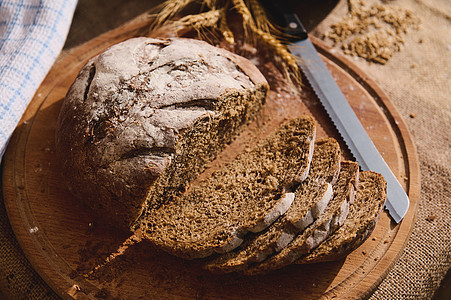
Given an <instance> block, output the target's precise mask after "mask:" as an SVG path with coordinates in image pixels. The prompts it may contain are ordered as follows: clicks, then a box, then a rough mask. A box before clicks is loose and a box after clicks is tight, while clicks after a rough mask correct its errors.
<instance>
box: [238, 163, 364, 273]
mask: <svg viewBox="0 0 451 300" xmlns="http://www.w3.org/2000/svg"><path fill="white" fill-rule="evenodd" d="M358 178H359V166H358V164H357V163H355V162H351V161H345V162H342V164H341V170H340V175H339V177H338V181H337V183H336V185H335V186H334V187H335V189H334V198H333V199H332V200H331V201H330V202H329V204H328V206H327V208H326V210H325V211H324V213H323V214H322V215H321V216H320V217H319V218H318V219H317V220H315V221H314V222H313V223H312V224H311V225H310V226H309V227H307V228H306V229H305V230H304V231H303V232H302V233H300V234H299V235H297V236H296V237H295V238H294V239H293V241H291V243H289V244H288V245H287V246H286V247H285V248H283V249H282V250H281V251H280V252H278V253H276V254H274V255H273V256H270V257H268V258H267V259H266V260H264V261H263V262H260V263H256V264H254V265H250V266H249V267H248V268H246V269H244V270H242V273H244V274H246V275H257V274H264V273H267V272H270V271H274V270H277V269H280V268H282V267H285V266H287V265H289V264H292V263H294V262H295V261H296V260H297V259H299V258H300V257H301V256H302V255H304V254H306V253H308V252H310V251H311V250H312V249H314V248H315V247H317V246H318V245H319V244H320V243H321V242H322V241H324V240H325V239H326V238H327V237H328V236H329V234H331V233H332V232H333V231H334V230H336V229H337V228H338V227H339V226H341V225H342V224H343V222H344V220H345V219H346V217H347V215H348V212H349V205H350V203H352V202H353V201H354V197H355V191H356V185H357V184H358Z"/></svg>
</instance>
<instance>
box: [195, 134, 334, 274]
mask: <svg viewBox="0 0 451 300" xmlns="http://www.w3.org/2000/svg"><path fill="white" fill-rule="evenodd" d="M340 161H341V151H340V147H339V145H338V143H337V141H335V140H334V139H332V138H328V139H322V140H319V141H317V142H316V143H315V151H314V154H313V159H312V163H311V165H310V173H309V176H308V177H307V179H306V180H305V181H303V182H302V183H301V184H300V185H299V186H297V187H296V188H295V194H294V195H295V202H294V203H293V204H292V205H291V207H290V208H289V209H288V211H287V212H286V213H285V214H284V215H283V216H282V217H280V218H279V219H278V220H277V221H276V222H275V223H273V224H272V225H271V226H270V227H269V228H268V230H267V231H265V232H262V233H260V234H258V235H251V236H248V237H246V240H245V242H244V244H243V245H242V246H241V247H240V248H239V249H236V250H235V251H233V252H230V253H227V254H224V255H221V256H219V257H217V258H215V259H213V260H211V261H209V262H207V263H206V264H205V265H204V268H205V269H208V270H210V271H213V272H218V273H228V272H232V271H239V270H243V269H244V268H246V267H247V265H248V264H250V263H255V262H261V261H263V260H264V259H265V258H266V257H267V256H268V255H270V254H272V253H274V252H279V251H280V250H281V249H283V248H284V247H285V246H286V245H287V244H288V243H289V242H291V240H292V239H293V238H294V236H295V235H296V234H297V233H298V232H300V231H302V230H303V229H304V228H305V227H306V226H307V225H308V224H307V223H306V222H307V220H309V219H310V217H311V216H314V217H315V218H317V217H319V215H321V213H322V212H323V210H324V208H325V206H326V205H327V203H328V201H329V200H330V199H331V198H332V185H331V184H333V183H335V181H336V178H337V177H338V173H339V168H340ZM307 216H310V217H307ZM293 219H296V220H298V219H303V220H304V222H305V227H299V226H298V227H295V226H293V224H292V221H293ZM311 222H313V219H312V220H311ZM297 223H298V222H297ZM296 225H299V224H296Z"/></svg>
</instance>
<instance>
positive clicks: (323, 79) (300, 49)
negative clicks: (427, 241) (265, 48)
mask: <svg viewBox="0 0 451 300" xmlns="http://www.w3.org/2000/svg"><path fill="white" fill-rule="evenodd" d="M261 2H262V3H263V5H264V6H265V8H266V9H267V10H268V12H269V13H270V14H271V15H272V16H273V17H274V18H275V20H276V22H277V23H279V24H280V25H282V26H283V28H284V29H285V33H287V34H288V36H289V37H290V38H291V40H292V43H290V44H289V45H288V49H289V50H290V51H291V53H293V54H294V55H295V56H297V57H299V58H301V62H300V63H299V67H300V68H301V69H302V71H303V72H304V74H305V77H306V78H307V80H308V81H309V83H310V85H311V86H312V88H313V90H314V91H315V93H316V95H317V96H318V98H319V100H320V101H321V103H322V105H323V106H324V108H325V110H326V112H327V113H328V114H329V116H330V118H331V119H332V121H333V123H334V124H335V126H336V128H337V129H338V132H339V133H340V134H341V136H342V137H343V140H344V142H345V143H346V144H347V146H348V147H349V150H350V151H351V153H352V154H353V155H354V157H355V159H356V160H357V162H358V163H359V165H360V167H361V168H362V170H371V171H374V172H378V173H380V174H381V175H382V176H384V178H385V180H386V181H387V201H386V202H385V207H386V209H388V211H389V213H390V215H391V216H392V218H393V219H394V220H395V221H396V222H397V223H399V222H400V221H401V220H402V218H403V217H404V215H405V214H406V213H407V210H408V208H409V197H408V196H407V194H406V192H405V191H404V189H403V187H402V186H401V184H400V183H399V181H398V180H397V179H396V177H395V175H394V174H393V172H392V171H391V170H390V168H389V167H388V165H387V163H386V162H385V161H384V159H383V158H382V156H381V155H380V153H379V151H378V150H377V149H376V147H375V146H374V144H373V142H372V141H371V139H370V137H369V136H368V134H367V132H366V131H365V129H364V128H363V126H362V124H361V123H360V121H359V119H358V118H357V116H356V114H355V113H354V111H353V110H352V108H351V106H350V105H349V103H348V101H347V100H346V98H345V97H344V95H343V93H342V92H341V90H340V88H339V87H338V85H337V83H336V82H335V80H334V79H333V78H332V75H331V74H330V72H329V70H328V69H327V67H326V65H325V64H324V62H323V61H322V59H321V58H320V56H319V54H318V52H317V51H316V49H315V47H314V46H313V44H312V42H311V41H310V40H309V38H308V36H307V31H306V30H305V29H304V26H303V25H302V23H301V22H300V20H299V18H298V16H297V15H296V14H295V13H294V12H293V10H292V9H290V8H289V7H287V6H286V3H285V2H286V1H285V0H282V1H280V0H278V1H276V0H261Z"/></svg>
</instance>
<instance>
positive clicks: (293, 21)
mask: <svg viewBox="0 0 451 300" xmlns="http://www.w3.org/2000/svg"><path fill="white" fill-rule="evenodd" d="M260 2H261V3H262V5H263V6H264V7H265V8H266V10H267V12H268V13H269V14H270V15H271V16H272V17H273V18H274V21H275V22H277V23H278V24H279V25H280V26H281V27H282V28H283V31H284V33H286V34H287V35H288V36H289V37H290V39H292V40H296V41H299V40H305V39H306V38H307V37H308V36H307V30H305V28H304V26H303V25H302V23H301V21H300V20H299V17H298V15H297V14H296V13H295V12H294V10H293V9H292V8H291V7H290V6H289V5H288V4H287V3H286V0H260Z"/></svg>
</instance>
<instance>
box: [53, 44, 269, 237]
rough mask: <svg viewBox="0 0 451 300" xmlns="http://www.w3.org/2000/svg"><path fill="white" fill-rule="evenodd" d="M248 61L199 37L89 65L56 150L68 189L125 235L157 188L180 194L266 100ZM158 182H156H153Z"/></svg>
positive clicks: (119, 48) (132, 49)
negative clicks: (152, 190) (125, 230)
mask: <svg viewBox="0 0 451 300" xmlns="http://www.w3.org/2000/svg"><path fill="white" fill-rule="evenodd" d="M267 91H268V84H267V82H266V80H265V78H264V76H263V75H262V74H261V73H260V72H259V70H258V69H257V68H256V67H255V66H254V65H253V64H252V63H251V62H250V61H249V60H247V59H245V58H243V57H240V56H238V55H235V54H233V53H231V52H228V51H226V50H224V49H220V48H217V47H214V46H211V45H209V44H208V43H206V42H202V41H198V40H193V39H178V38H172V39H151V38H145V37H140V38H133V39H129V40H127V41H124V42H122V43H119V44H116V45H114V46H112V47H111V48H109V49H107V50H106V51H105V52H103V53H101V54H99V55H98V56H96V57H94V58H93V59H91V60H90V61H89V62H88V63H87V64H86V66H84V67H83V69H82V70H81V71H80V74H79V75H78V77H77V78H76V80H75V81H74V83H73V85H72V87H71V88H70V90H69V92H68V94H67V96H66V98H65V100H64V103H63V106H62V109H61V112H60V115H59V119H58V124H57V130H56V149H57V151H56V152H57V153H58V154H59V155H60V157H59V158H60V159H59V160H60V161H61V165H62V170H63V172H64V178H65V179H66V181H67V183H68V186H69V188H70V190H71V191H72V192H73V194H75V195H76V196H77V198H78V199H80V200H81V201H83V202H85V204H87V205H88V206H89V207H91V208H92V209H93V210H95V211H97V212H98V213H99V214H100V215H103V216H107V217H106V218H107V219H110V221H111V223H112V224H114V225H115V226H119V227H122V228H124V229H129V228H130V226H131V225H132V224H134V225H136V219H137V218H138V217H139V216H140V214H141V213H142V210H143V207H144V206H158V205H160V203H159V201H158V199H159V198H158V197H152V200H153V201H154V202H152V203H146V201H145V200H146V196H147V194H148V193H149V191H150V189H151V188H152V187H153V186H157V187H155V189H156V190H158V189H159V187H161V186H164V188H165V191H166V192H168V193H171V194H174V195H176V194H178V193H180V192H181V191H182V192H183V190H184V189H185V188H186V185H187V183H189V182H190V181H191V180H192V179H194V178H196V177H197V175H198V174H199V173H200V172H202V171H203V170H204V167H205V164H206V163H208V162H210V161H211V160H213V159H214V158H215V156H216V154H217V153H219V152H220V151H221V150H222V149H223V147H224V145H225V144H227V143H229V142H230V141H231V140H232V139H233V138H234V136H235V135H236V133H237V132H239V128H240V127H241V126H242V125H244V124H246V123H247V122H248V121H249V120H252V119H253V118H254V117H255V115H256V113H257V112H258V111H259V110H260V108H261V107H262V105H263V103H264V102H265V98H266V94H267ZM157 179H158V180H157Z"/></svg>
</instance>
